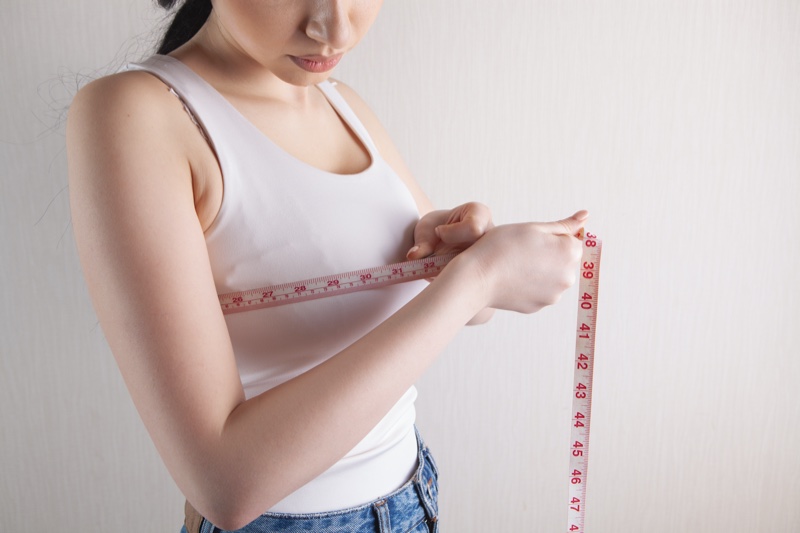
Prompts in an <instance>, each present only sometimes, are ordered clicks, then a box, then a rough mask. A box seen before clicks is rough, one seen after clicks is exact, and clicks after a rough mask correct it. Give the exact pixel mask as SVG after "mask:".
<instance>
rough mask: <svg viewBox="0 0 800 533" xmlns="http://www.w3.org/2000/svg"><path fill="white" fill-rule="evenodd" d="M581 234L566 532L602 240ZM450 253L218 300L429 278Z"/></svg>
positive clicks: (254, 304) (576, 486)
mask: <svg viewBox="0 0 800 533" xmlns="http://www.w3.org/2000/svg"><path fill="white" fill-rule="evenodd" d="M581 238H582V240H583V254H582V257H581V270H580V282H579V287H578V326H577V334H576V345H575V378H574V387H573V391H572V392H573V396H572V413H573V415H572V420H571V425H572V430H571V436H570V437H571V438H570V460H569V469H570V476H569V480H570V486H569V526H568V527H569V529H568V531H570V532H571V533H575V532H577V533H584V531H585V530H584V522H585V513H586V473H587V468H588V463H589V426H590V421H591V415H592V372H593V369H594V339H595V330H596V326H597V295H598V286H599V282H600V251H601V248H602V243H601V241H600V240H599V239H598V238H597V236H596V235H592V234H591V233H586V234H585V235H581ZM456 255H457V254H448V255H436V256H431V257H426V258H424V259H414V260H412V261H405V262H402V263H394V264H391V265H384V266H377V267H373V268H367V269H363V270H354V271H352V272H345V273H342V274H333V275H329V276H323V277H319V278H312V279H307V280H302V281H293V282H291V283H282V284H280V285H269V286H265V287H259V288H257V289H249V290H246V291H240V292H231V293H226V294H221V295H219V303H220V306H221V307H222V312H223V313H224V314H230V313H238V312H242V311H251V310H255V309H263V308H266V307H275V306H279V305H287V304H291V303H299V302H303V301H308V300H314V299H317V298H327V297H330V296H336V295H340V294H347V293H352V292H356V291H363V290H369V289H377V288H380V287H386V286H388V285H394V284H396V283H403V282H406V281H413V280H418V279H424V278H433V277H436V275H437V274H439V272H441V271H442V270H443V269H444V267H445V266H447V264H448V263H449V262H450V261H452V259H453V258H454V257H455V256H456Z"/></svg>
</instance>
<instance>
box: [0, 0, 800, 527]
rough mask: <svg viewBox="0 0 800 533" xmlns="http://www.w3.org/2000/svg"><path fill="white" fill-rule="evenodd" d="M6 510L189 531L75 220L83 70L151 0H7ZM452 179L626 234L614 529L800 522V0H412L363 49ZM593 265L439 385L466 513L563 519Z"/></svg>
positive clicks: (373, 86) (12, 519)
mask: <svg viewBox="0 0 800 533" xmlns="http://www.w3.org/2000/svg"><path fill="white" fill-rule="evenodd" d="M0 15H1V16H2V20H3V21H4V27H5V29H4V31H3V32H1V33H0V45H1V46H2V56H1V58H0V62H2V63H0V65H2V69H0V72H2V75H1V76H0V96H1V97H2V102H3V106H2V120H0V177H2V181H0V186H1V187H2V188H1V189H0V202H2V207H1V208H0V239H1V240H0V250H2V262H3V263H2V270H0V287H2V289H0V290H2V308H1V309H2V314H1V315H0V352H1V353H2V359H1V361H2V374H0V416H1V417H2V418H1V419H0V420H1V421H2V432H1V433H0V443H1V444H2V453H0V468H1V469H2V470H1V472H2V473H0V530H2V531H9V532H11V531H13V532H18V531H24V532H44V531H55V530H59V531H87V532H95V531H96V532H101V531H123V530H141V531H175V532H177V531H178V528H179V527H180V522H181V519H182V518H181V513H182V498H181V496H180V494H179V493H178V491H177V490H176V489H175V488H174V486H173V484H172V482H171V480H170V478H169V476H168V475H167V474H166V471H165V470H164V468H163V466H162V465H161V463H160V460H159V458H158V456H157V454H156V453H155V450H154V448H153V446H152V444H151V443H150V440H149V438H148V437H147V435H146V433H145V431H144V429H143V427H142V425H141V423H140V421H139V419H138V416H137V414H136V412H135V410H134V409H133V406H132V403H131V401H130V399H129V397H128V395H127V392H126V390H125V387H124V385H123V383H122V380H121V379H120V376H119V373H118V371H117V368H116V366H115V364H114V362H113V359H112V357H111V354H110V353H109V350H108V348H107V346H106V344H105V341H104V340H103V336H102V332H101V331H100V329H99V327H97V326H96V318H95V316H94V313H93V311H92V308H91V303H90V301H89V299H88V296H87V293H86V290H85V288H84V285H83V281H82V276H81V273H80V269H79V266H78V262H77V258H76V254H75V247H74V242H73V239H72V235H71V228H70V227H69V206H68V200H67V194H66V191H65V190H64V189H63V188H64V186H65V185H66V166H65V157H64V154H63V126H62V124H61V123H59V121H58V117H57V115H58V112H59V111H60V110H61V109H62V108H63V106H65V105H66V104H67V102H68V96H69V92H70V85H74V83H75V76H74V73H76V72H80V73H91V72H93V71H95V69H102V68H104V67H105V66H107V65H109V64H119V63H120V62H122V61H124V60H125V59H126V58H128V59H135V58H137V57H138V56H141V55H143V54H146V50H147V45H148V44H149V43H150V42H152V36H150V35H149V34H148V32H149V29H150V28H152V27H153V26H154V25H155V24H156V23H157V22H158V20H159V17H160V14H158V13H157V12H156V11H155V10H153V9H152V8H151V6H150V5H149V4H148V2H147V1H146V0H141V1H139V0H137V1H134V0H128V1H126V2H116V3H112V2H104V1H101V0H80V1H73V2H60V1H58V0H40V1H38V2H11V1H9V0H3V2H2V3H1V4H0ZM337 75H338V76H339V77H341V78H342V79H345V80H346V81H348V83H350V84H351V85H353V86H355V87H356V88H357V89H359V90H360V91H361V92H362V94H363V96H364V97H365V98H366V99H367V100H368V101H369V102H371V103H372V104H373V106H374V108H375V110H376V112H377V113H378V115H379V116H380V117H382V119H383V120H384V122H385V124H386V126H387V127H388V129H389V130H390V131H391V132H392V133H393V135H394V138H395V140H396V143H397V144H398V146H399V147H400V149H401V151H402V152H403V153H404V154H405V156H406V159H407V161H408V163H409V165H410V166H411V168H412V169H413V170H414V171H415V172H416V174H417V176H418V178H419V180H420V181H421V183H422V184H423V186H424V188H425V189H426V190H427V191H428V193H429V195H430V196H431V197H432V198H433V199H434V201H435V203H437V204H438V205H440V206H451V205H455V204H458V203H460V202H463V201H465V200H470V199H479V200H482V201H484V202H486V203H487V204H489V205H490V206H492V207H493V209H494V212H495V217H496V219H497V220H498V221H499V222H510V221H520V220H532V219H534V220H535V219H539V220H546V219H553V218H557V217H561V216H565V215H568V214H570V213H571V212H573V211H574V210H576V209H578V208H584V207H585V208H588V209H589V210H590V211H591V212H592V218H591V221H590V224H589V227H590V229H592V230H593V231H595V232H596V233H599V234H600V235H601V236H602V237H603V239H604V244H605V250H604V252H605V255H604V263H603V272H602V275H603V279H602V283H601V298H602V301H601V309H600V324H599V334H598V346H597V349H598V355H597V363H596V365H597V366H596V371H595V376H596V377H595V380H596V381H595V386H596V390H595V398H594V420H593V427H592V454H591V468H590V474H589V513H588V519H587V526H588V530H589V532H590V533H617V532H639V531H645V530H646V531H649V532H653V533H662V532H663V533H672V532H676V531H681V532H720V533H722V532H725V533H735V532H741V533H752V532H770V533H777V532H787V533H788V532H796V531H799V530H800V505H798V502H800V430H798V424H800V397H798V383H800V357H798V354H797V347H798V345H800V333H798V332H800V326H798V319H800V306H798V302H799V301H800V297H799V296H798V295H800V281H799V280H800V276H798V273H797V268H798V265H800V253H799V252H798V250H800V246H798V242H800V215H799V214H798V209H797V208H796V204H797V203H798V199H800V194H799V191H798V181H800V3H799V2H797V1H796V0H752V1H744V0H728V1H722V0H719V1H712V0H706V1H697V0H692V1H689V0H661V1H654V0H645V1H642V0H596V1H593V2H567V1H555V0H549V1H548V0H533V1H532V0H497V1H491V2H489V1H485V0H484V1H481V0H458V1H456V0H402V1H401V0H389V1H387V2H386V4H385V7H384V12H383V13H382V15H381V17H380V18H379V20H378V22H377V24H376V27H375V28H374V29H373V31H372V32H371V33H370V35H369V36H368V38H367V40H366V41H365V42H364V43H363V44H362V46H361V48H360V49H358V50H357V51H356V52H354V53H353V55H352V57H350V58H349V59H347V61H346V63H344V64H343V65H342V66H341V67H340V69H339V72H338V73H337ZM575 301H576V290H572V291H571V292H570V293H568V294H567V295H566V296H565V297H564V298H563V299H562V302H561V303H560V304H559V305H557V306H556V307H553V308H550V309H547V310H545V311H542V312H541V313H539V314H537V315H532V316H512V315H509V314H502V315H499V316H497V317H496V318H495V319H494V321H493V322H492V323H491V324H489V325H487V326H483V327H478V328H471V329H469V330H467V331H464V332H463V333H462V334H461V335H460V337H459V338H458V339H457V341H456V342H454V343H453V345H452V346H451V348H450V349H449V350H448V352H447V353H446V354H445V355H444V356H443V357H442V358H441V359H440V360H439V362H437V363H436V365H435V366H434V367H433V368H432V370H431V371H430V372H429V373H428V375H427V376H426V377H425V378H424V379H423V380H422V382H421V383H420V392H421V397H420V400H419V405H418V407H419V426H420V427H421V429H422V431H423V434H424V435H425V436H426V440H427V441H428V442H429V444H430V445H431V446H432V448H433V449H434V451H435V453H436V454H437V457H438V460H439V464H440V466H441V467H442V469H443V479H442V483H443V491H444V493H443V496H442V502H441V504H442V508H443V510H442V514H443V526H444V531H446V532H450V533H451V532H483V531H503V532H506V531H508V532H511V531H513V532H533V531H543V532H551V531H563V530H565V527H564V526H565V523H566V509H567V504H566V494H567V482H568V477H567V460H568V457H567V455H568V439H569V425H568V424H569V418H570V387H571V371H572V362H571V358H572V350H573V342H574V340H573V335H574V333H573V330H574V326H575V324H574V322H575V308H576V305H575Z"/></svg>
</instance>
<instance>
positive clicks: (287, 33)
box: [213, 0, 300, 47]
mask: <svg viewBox="0 0 800 533" xmlns="http://www.w3.org/2000/svg"><path fill="white" fill-rule="evenodd" d="M299 3H300V2H294V1H289V0H215V1H214V2H213V7H214V11H216V15H217V18H218V19H219V21H220V23H221V24H222V26H223V27H224V28H225V29H226V30H227V31H228V32H229V33H230V34H231V36H232V37H233V38H234V39H236V40H237V41H238V42H239V43H240V44H242V45H244V46H246V47H251V46H257V47H258V46H264V45H267V46H269V44H274V43H278V42H282V41H285V40H287V39H289V38H290V37H291V36H292V35H293V33H294V32H295V28H296V25H297V20H296V19H297V18H298V15H297V13H295V11H296V7H297V4H299ZM292 8H294V9H292Z"/></svg>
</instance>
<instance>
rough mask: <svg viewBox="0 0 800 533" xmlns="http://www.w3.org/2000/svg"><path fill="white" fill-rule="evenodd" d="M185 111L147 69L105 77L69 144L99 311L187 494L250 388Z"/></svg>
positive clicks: (75, 119)
mask: <svg viewBox="0 0 800 533" xmlns="http://www.w3.org/2000/svg"><path fill="white" fill-rule="evenodd" d="M181 113H182V109H181V107H180V104H179V103H178V102H177V100H176V99H175V98H174V97H173V96H172V95H170V94H169V93H168V92H167V91H166V90H164V86H163V85H162V84H161V83H160V82H159V81H158V80H156V79H155V78H154V77H152V76H150V75H148V74H144V73H137V72H130V73H123V74H117V75H114V76H111V77H109V78H104V79H101V80H97V81H95V82H93V83H91V84H89V85H88V86H86V87H85V88H83V89H82V90H81V91H80V92H79V93H78V95H77V96H76V98H75V100H74V102H73V104H72V106H71V109H70V112H69V117H68V124H67V149H68V161H69V185H70V203H71V209H72V219H73V225H74V231H75V238H76V242H77V247H78V252H79V256H80V260H81V263H82V266H83V270H84V274H85V278H86V283H87V285H88V287H89V291H90V294H91V297H92V301H93V303H94V306H95V311H96V313H97V316H98V318H99V320H100V323H101V325H102V328H103V331H104V333H105V335H106V338H107V339H108V343H109V345H110V347H111V350H112V352H113V354H114V357H115V359H116V360H117V363H118V365H119V367H120V370H121V372H122V375H123V377H124V379H125V383H126V385H127V387H128V389H129V391H130V394H131V396H132V398H133V400H134V403H135V405H136V407H137V410H138V412H139V414H140V416H141V417H142V419H143V421H144V423H145V425H146V427H147V429H148V431H149V433H150V435H151V437H152V438H153V441H154V442H155V444H156V447H157V448H158V450H159V453H160V455H161V456H162V458H163V459H164V462H165V464H166V465H167V467H168V469H169V470H170V473H171V474H172V476H173V478H175V480H176V482H177V483H178V485H179V486H180V488H181V489H182V490H183V491H184V493H185V494H187V496H189V492H190V491H191V487H192V486H193V485H196V483H195V481H196V477H197V476H198V475H201V473H200V472H201V468H200V465H201V464H202V461H203V460H204V457H205V456H206V455H207V453H208V451H209V450H210V449H212V448H213V443H214V440H215V438H217V437H218V436H219V433H220V432H221V430H222V427H223V425H224V422H225V420H226V418H227V416H228V414H229V413H230V412H231V411H232V410H233V409H234V408H235V406H236V405H238V404H239V403H241V402H242V401H243V400H244V395H243V392H242V388H241V383H240V381H239V377H238V373H237V370H236V365H235V361H234V358H233V351H232V348H231V344H230V339H229V336H228V332H227V328H226V326H225V322H224V319H223V317H222V313H221V310H220V307H219V302H218V299H217V295H216V290H215V287H214V282H213V277H212V274H211V268H210V265H209V259H208V254H207V249H206V245H205V240H204V237H203V232H202V229H201V226H200V222H199V221H198V217H197V213H196V211H195V208H194V199H193V191H192V176H191V170H190V168H189V163H188V159H187V157H186V153H185V150H184V149H183V145H182V142H183V141H181V137H182V134H183V133H184V131H185V130H182V129H181V128H182V127H183V125H185V123H186V122H188V121H185V117H183V116H182V115H181ZM176 117H177V118H176ZM187 491H189V492H187Z"/></svg>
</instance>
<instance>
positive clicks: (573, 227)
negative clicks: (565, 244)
mask: <svg viewBox="0 0 800 533" xmlns="http://www.w3.org/2000/svg"><path fill="white" fill-rule="evenodd" d="M588 218H589V212H588V211H586V210H585V209H582V210H580V211H578V212H577V213H575V214H574V215H572V216H571V217H567V218H565V219H562V220H557V221H555V222H548V223H545V224H544V229H545V230H548V231H550V232H551V233H553V234H554V235H573V236H575V235H578V234H579V232H580V231H581V229H582V228H583V226H584V225H585V224H586V220H587V219H588Z"/></svg>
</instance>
